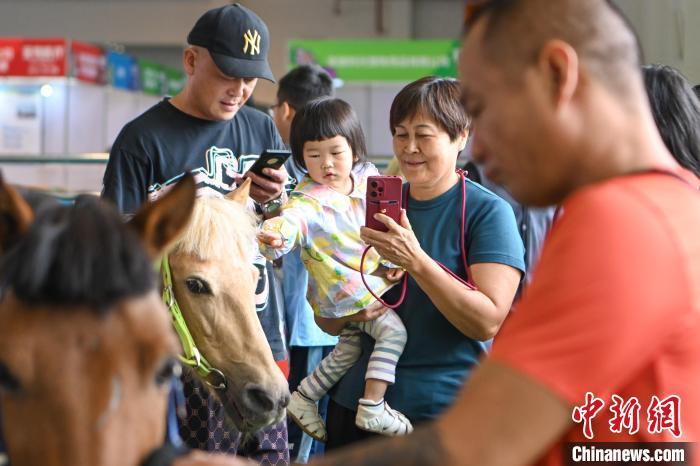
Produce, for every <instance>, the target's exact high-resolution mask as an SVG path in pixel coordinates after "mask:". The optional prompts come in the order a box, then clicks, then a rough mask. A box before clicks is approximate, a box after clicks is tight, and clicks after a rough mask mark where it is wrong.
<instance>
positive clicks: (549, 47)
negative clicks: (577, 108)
mask: <svg viewBox="0 0 700 466" xmlns="http://www.w3.org/2000/svg"><path fill="white" fill-rule="evenodd" d="M538 66H539V68H540V71H541V72H542V75H543V76H544V77H545V79H547V80H548V85H549V88H550V89H551V97H552V99H553V102H554V105H555V106H557V107H558V106H559V105H561V104H563V103H565V102H568V101H570V100H572V99H573V97H574V94H575V93H576V89H577V87H578V85H579V59H578V54H577V53H576V50H574V48H573V47H572V46H571V45H569V44H568V43H566V42H564V41H562V40H559V39H553V40H550V41H549V42H547V43H546V44H545V45H544V46H543V47H542V50H541V51H540V55H539V60H538Z"/></svg>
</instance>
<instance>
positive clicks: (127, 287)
mask: <svg viewBox="0 0 700 466" xmlns="http://www.w3.org/2000/svg"><path fill="white" fill-rule="evenodd" d="M36 213H37V217H36V219H35V221H34V222H33V223H32V225H31V226H30V228H29V230H28V231H27V233H26V234H25V235H24V236H22V237H21V238H20V239H19V241H18V242H17V243H15V244H14V245H13V246H12V247H11V248H10V249H9V250H8V251H7V253H6V254H5V255H4V256H3V257H2V260H1V261H0V287H1V288H2V289H3V290H5V289H11V290H12V291H13V293H14V294H15V296H17V298H18V299H20V300H21V301H23V302H25V303H28V304H32V305H52V306H77V307H83V306H84V307H86V308H89V309H91V310H92V311H94V312H96V313H99V314H105V313H106V312H108V311H109V310H110V309H112V306H113V305H114V304H115V303H116V302H117V301H119V300H121V299H123V298H128V297H135V296H139V295H143V294H145V293H147V292H148V291H151V290H153V289H154V288H155V285H156V280H155V272H154V269H153V265H152V263H151V261H150V259H149V257H148V255H147V254H146V249H145V247H144V246H143V245H142V243H141V241H140V239H139V238H138V235H137V234H136V232H135V231H134V230H133V229H132V228H129V227H128V226H127V225H125V224H124V223H123V222H122V219H121V217H120V216H119V214H118V213H117V211H116V210H115V209H114V208H113V207H112V206H111V205H107V204H106V203H103V202H101V201H100V199H99V198H97V197H95V196H81V197H79V198H78V199H76V201H75V204H74V205H71V206H63V205H57V204H55V203H54V205H47V206H46V207H45V208H42V209H40V210H38V211H37V212H36Z"/></svg>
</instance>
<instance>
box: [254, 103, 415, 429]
mask: <svg viewBox="0 0 700 466" xmlns="http://www.w3.org/2000/svg"><path fill="white" fill-rule="evenodd" d="M290 145H291V149H292V155H293V157H294V160H295V162H296V163H297V164H298V165H300V166H301V167H302V168H304V169H305V170H306V172H307V175H306V176H305V177H304V178H303V179H302V180H301V182H300V183H299V185H298V186H297V188H296V189H295V190H294V191H293V192H292V194H291V195H290V198H289V201H288V202H287V203H286V205H285V206H284V207H283V208H282V210H281V213H280V215H279V216H278V217H275V218H272V219H269V220H267V221H265V223H264V224H263V227H262V230H261V232H260V234H259V236H258V241H259V242H260V250H261V252H262V253H263V254H264V255H265V256H266V257H267V258H268V259H270V260H273V259H276V258H278V257H281V256H283V255H284V254H286V253H288V252H289V251H291V250H293V249H294V248H297V247H300V248H301V251H302V252H301V257H302V260H303V262H304V265H305V267H306V269H307V270H308V272H309V288H308V290H307V300H308V301H309V304H310V305H311V307H312V308H313V310H314V313H315V317H316V320H317V322H319V325H320V326H322V328H324V327H325V328H336V329H338V328H342V330H341V331H340V335H339V336H340V339H339V341H338V344H337V345H336V346H335V348H334V349H333V352H332V353H331V354H329V355H328V356H326V358H324V359H323V360H322V361H321V363H320V364H319V366H318V367H317V368H316V369H315V370H314V371H313V372H312V373H311V374H310V375H309V376H308V377H306V378H305V379H304V380H303V381H302V382H301V383H300V384H299V388H298V389H297V390H296V391H295V392H294V393H292V397H291V401H290V403H289V406H288V407H287V412H288V414H289V416H290V417H291V418H292V419H293V420H294V422H296V423H297V424H299V427H301V428H302V429H303V430H304V432H306V433H307V434H309V435H310V436H312V437H313V438H315V439H317V440H321V441H325V440H326V427H325V425H324V423H323V420H322V419H321V417H320V416H319V415H318V411H317V409H316V401H317V400H319V399H320V398H321V397H322V396H323V395H325V394H326V392H327V391H328V390H329V389H330V388H331V387H332V386H333V385H334V384H335V383H336V382H337V381H338V380H340V378H341V377H342V376H343V375H344V374H345V373H346V372H347V370H348V369H349V368H350V367H352V365H353V364H354V363H355V362H356V361H357V359H358V358H359V357H360V353H361V348H360V333H361V332H365V333H367V334H369V335H370V336H372V337H373V338H374V339H375V341H376V343H375V346H374V351H373V352H372V356H371V358H370V360H369V366H368V368H367V373H366V375H365V380H366V382H365V393H364V397H363V398H361V399H360V400H359V406H358V409H357V417H356V418H355V424H356V425H357V426H358V427H359V428H360V429H364V430H367V431H370V432H377V433H380V434H384V435H405V434H408V433H410V432H411V431H412V430H413V427H412V426H411V422H410V421H409V420H408V418H406V417H405V416H404V415H403V414H401V413H400V412H398V411H396V410H394V409H392V408H390V407H389V405H388V404H387V403H386V402H385V401H384V394H385V393H386V390H387V387H388V385H389V384H391V383H394V376H395V372H396V363H397V361H398V358H399V356H400V355H401V353H402V352H403V349H404V346H405V344H406V329H405V327H404V325H403V322H402V321H401V319H400V318H399V316H398V315H397V314H396V312H395V311H393V310H392V309H387V310H386V312H384V313H383V314H382V315H381V316H379V317H378V318H376V319H375V320H370V321H365V319H364V318H363V315H362V314H359V313H360V311H362V310H363V309H366V308H367V307H368V306H370V305H372V306H373V307H376V306H377V305H376V304H374V303H375V302H376V300H375V299H374V298H373V297H372V295H371V294H370V292H369V291H368V290H367V288H365V286H364V284H363V283H362V279H361V277H360V259H361V257H362V253H363V251H364V249H365V247H366V245H365V244H364V243H363V241H362V240H361V239H360V227H361V226H363V225H364V222H365V193H366V190H367V177H368V176H371V175H378V174H379V173H378V172H377V169H376V168H375V167H374V165H372V164H371V163H368V162H365V159H366V152H367V151H366V149H365V147H366V145H365V140H364V134H363V132H362V128H361V126H360V122H359V119H358V118H357V115H356V114H355V112H354V111H353V110H352V108H351V107H350V105H349V104H348V103H347V102H345V101H343V100H340V99H331V98H326V99H320V100H315V101H312V102H310V103H309V104H307V105H306V106H304V107H303V108H302V109H300V110H298V111H297V114H296V116H295V117H294V120H293V122H292V127H291V131H290ZM356 164H362V167H361V169H360V170H358V169H355V170H354V172H355V173H352V171H353V167H354V166H355V165H356ZM358 173H359V174H358ZM386 265H389V266H391V264H386ZM365 270H366V273H367V274H368V275H367V276H366V277H365V278H366V280H367V283H368V285H369V286H370V287H371V288H372V290H373V291H374V293H375V294H378V295H379V294H383V293H385V292H386V291H387V290H388V289H389V288H391V287H392V286H393V284H394V283H395V282H397V281H399V280H400V279H401V277H402V276H403V271H402V270H401V269H397V268H391V267H386V266H385V264H380V258H379V256H378V255H377V253H376V252H375V251H374V250H371V251H370V252H369V253H368V254H367V257H366V258H365ZM369 274H371V275H369Z"/></svg>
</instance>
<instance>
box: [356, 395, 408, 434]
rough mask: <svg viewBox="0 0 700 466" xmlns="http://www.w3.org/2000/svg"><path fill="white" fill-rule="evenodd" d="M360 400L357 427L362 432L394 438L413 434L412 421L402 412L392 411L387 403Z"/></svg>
mask: <svg viewBox="0 0 700 466" xmlns="http://www.w3.org/2000/svg"><path fill="white" fill-rule="evenodd" d="M376 403H377V402H376V401H373V400H366V399H364V398H360V404H359V406H358V407H357V416H356V417H355V425H356V426H357V427H359V428H360V429H362V430H366V431H369V432H376V433H378V434H382V435H388V436H390V437H394V436H396V435H407V434H410V433H411V432H413V426H412V425H411V421H409V420H408V418H407V417H406V416H404V415H403V414H401V413H400V412H398V411H396V410H395V409H392V408H391V407H390V406H389V404H388V403H387V402H386V401H383V400H382V401H381V402H379V404H376Z"/></svg>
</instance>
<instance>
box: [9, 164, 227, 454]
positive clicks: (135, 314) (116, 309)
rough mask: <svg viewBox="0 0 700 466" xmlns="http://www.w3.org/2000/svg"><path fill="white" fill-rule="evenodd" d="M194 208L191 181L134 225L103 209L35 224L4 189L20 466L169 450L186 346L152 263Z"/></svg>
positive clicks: (57, 212) (15, 444) (66, 212)
mask: <svg viewBox="0 0 700 466" xmlns="http://www.w3.org/2000/svg"><path fill="white" fill-rule="evenodd" d="M193 205H194V183H193V182H192V180H191V179H190V178H189V177H187V178H185V180H184V181H183V182H182V183H180V184H179V185H178V186H177V187H175V188H174V189H173V190H172V191H171V192H170V193H168V195H166V196H164V197H163V198H161V199H160V200H158V201H157V202H154V203H152V204H149V205H148V206H146V207H145V208H143V209H142V210H140V211H139V212H138V213H137V214H136V216H135V217H134V219H133V220H132V222H131V223H130V225H128V226H127V225H125V224H123V223H122V221H121V219H120V217H119V215H118V214H117V213H116V212H115V211H114V210H112V209H111V208H109V207H108V206H105V205H103V204H102V203H100V202H99V201H98V200H97V199H94V198H93V199H90V198H84V199H79V200H78V201H77V202H76V204H75V205H74V206H70V207H61V206H55V207H50V208H46V209H43V210H42V212H41V214H37V215H36V218H35V213H34V211H33V210H32V208H31V207H30V206H29V204H28V203H27V202H26V201H24V199H23V198H22V197H21V196H20V195H19V194H17V192H16V191H15V190H14V189H12V188H11V187H9V186H7V185H6V184H5V183H4V182H2V180H0V254H1V255H2V263H1V266H0V287H1V289H2V296H1V298H0V411H1V412H2V418H3V419H2V420H3V429H2V430H3V431H4V435H5V441H6V444H7V448H8V451H9V455H10V461H11V463H12V465H13V466H39V465H41V466H136V465H138V464H140V463H141V461H142V460H143V458H144V457H145V456H146V455H147V454H148V453H149V452H150V451H152V450H153V449H155V448H157V447H158V446H159V445H161V444H162V442H163V439H164V433H165V419H166V404H167V393H168V390H169V386H170V381H171V377H172V373H173V369H174V368H175V367H176V362H175V361H176V360H175V355H176V354H177V352H178V345H177V342H176V339H175V336H174V334H173V331H172V328H171V323H170V318H169V317H168V315H167V313H166V310H165V307H164V305H163V303H162V301H161V298H160V295H159V293H158V291H157V288H158V287H157V284H158V283H157V280H156V276H155V274H154V269H153V263H152V261H153V259H154V258H155V257H156V255H158V254H159V253H160V252H161V251H162V250H163V248H164V247H165V246H166V244H168V243H169V242H170V241H171V240H172V239H173V238H174V237H175V236H176V235H177V234H178V233H179V232H180V231H181V230H182V229H183V228H184V227H185V225H186V223H187V221H188V219H189V217H190V213H191V211H192V207H193ZM214 464H215V463H214Z"/></svg>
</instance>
